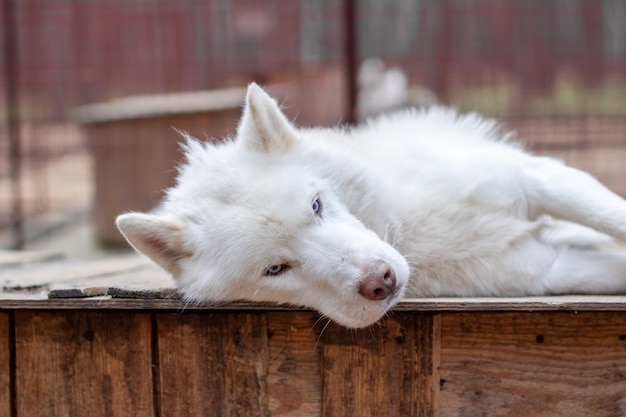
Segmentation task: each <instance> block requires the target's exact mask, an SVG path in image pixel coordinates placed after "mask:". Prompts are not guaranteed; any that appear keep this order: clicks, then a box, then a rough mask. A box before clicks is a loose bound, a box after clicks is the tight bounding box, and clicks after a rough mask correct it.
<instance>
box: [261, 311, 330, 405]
mask: <svg viewBox="0 0 626 417" xmlns="http://www.w3.org/2000/svg"><path fill="white" fill-rule="evenodd" d="M267 323H268V324H267V327H268V342H269V367H268V375H267V394H268V397H269V409H270V412H271V415H272V416H273V417H274V416H275V417H279V416H283V417H313V416H319V415H320V413H321V407H322V374H321V370H320V365H321V350H322V346H321V341H320V332H321V331H322V330H323V328H324V325H325V323H326V322H325V321H324V322H320V320H318V315H317V314H315V313H312V312H290V311H289V312H288V311H285V312H280V313H279V312H272V313H267Z"/></svg>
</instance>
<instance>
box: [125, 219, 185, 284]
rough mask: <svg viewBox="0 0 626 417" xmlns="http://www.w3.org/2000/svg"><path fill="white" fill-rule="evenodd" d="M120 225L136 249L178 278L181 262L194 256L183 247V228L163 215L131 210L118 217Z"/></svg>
mask: <svg viewBox="0 0 626 417" xmlns="http://www.w3.org/2000/svg"><path fill="white" fill-rule="evenodd" d="M116 224H117V227H118V228H119V230H120V232H122V235H124V237H125V238H126V240H128V242H129V243H130V244H131V246H132V247H133V248H135V250H137V251H138V252H140V253H143V254H144V255H146V256H148V257H149V258H150V259H152V260H153V261H154V262H156V263H157V264H158V265H159V266H161V267H162V268H163V269H165V270H166V271H168V272H169V273H170V274H172V275H173V276H174V278H176V277H177V276H178V274H179V272H180V265H179V262H180V260H181V259H183V258H187V257H189V256H191V254H190V253H188V252H187V251H186V250H185V249H184V246H183V242H184V240H183V235H184V233H183V227H182V226H181V225H179V224H177V223H175V222H173V221H171V220H169V219H165V218H163V217H161V216H157V215H153V214H145V213H127V214H122V215H120V216H118V217H117V220H116Z"/></svg>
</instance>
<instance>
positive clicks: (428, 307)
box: [0, 287, 626, 313]
mask: <svg viewBox="0 0 626 417" xmlns="http://www.w3.org/2000/svg"><path fill="white" fill-rule="evenodd" d="M111 288H113V289H111ZM111 288H108V290H111V291H112V292H116V291H119V292H118V295H119V296H122V297H124V298H112V297H111V296H108V297H93V298H54V299H45V298H44V299H42V295H38V294H34V295H31V294H15V293H2V292H0V308H1V309H13V310H34V309H44V310H56V309H59V310H63V309H71V310H75V309H88V310H97V309H102V310H115V309H127V310H136V309H139V310H142V309H151V310H176V311H190V310H193V311H197V310H205V311H212V310H213V311H310V309H308V308H305V307H294V306H291V305H287V304H274V303H255V302H245V301H243V302H232V303H222V304H211V303H189V302H187V301H185V300H182V299H180V298H179V296H177V295H176V294H175V293H174V292H173V291H172V289H166V288H163V289H156V290H151V291H145V292H144V291H132V290H129V291H126V290H124V291H122V290H120V289H119V288H118V287H111ZM44 295H45V294H44ZM118 295H116V297H117V296H118ZM126 297H128V298H126ZM131 297H136V298H131ZM159 297H162V298H159ZM393 310H394V311H395V312H403V311H406V312H426V313H431V312H470V311H473V312H481V311H494V312H496V311H497V312H511V311H521V312H541V311H547V312H548V311H570V312H583V311H591V312H610V311H612V312H626V297H624V296H559V297H520V298H497V297H494V298H424V299H407V300H404V301H401V302H400V303H399V304H398V305H397V306H396V307H394V309H393Z"/></svg>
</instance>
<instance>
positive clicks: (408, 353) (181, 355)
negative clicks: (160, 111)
mask: <svg viewBox="0 0 626 417" xmlns="http://www.w3.org/2000/svg"><path fill="white" fill-rule="evenodd" d="M0 282H1V283H2V292H1V293H0V343H1V344H2V345H3V346H4V348H2V349H0V416H42V415H46V416H48V415H49V416H61V415H76V416H78V415H81V416H83V415H84V416H352V417H354V416H402V417H404V416H568V417H572V416H607V417H608V416H623V415H626V297H621V296H620V297H617V296H611V297H581V296H575V297H539V298H514V299H491V298H490V299H420V300H406V301H404V302H402V303H401V304H400V305H399V306H398V307H397V308H396V309H395V310H394V311H393V312H392V313H391V314H390V316H389V317H388V318H387V319H385V320H384V321H383V322H382V323H381V324H380V325H376V326H373V327H371V328H369V329H364V330H359V331H355V330H347V329H344V328H341V327H339V326H336V325H334V324H332V323H329V322H328V321H327V320H325V319H321V318H320V317H319V316H318V315H317V314H316V313H314V312H312V311H309V310H306V309H301V308H292V307H288V306H276V305H271V304H250V303H234V304H228V305H222V306H210V305H189V304H187V303H185V302H184V301H183V300H181V299H180V297H179V296H178V293H177V292H176V291H175V290H174V286H173V284H174V283H173V282H172V281H171V279H170V278H169V277H168V276H166V275H165V274H163V273H162V272H161V271H160V270H158V269H156V268H155V267H153V266H152V265H150V264H149V263H147V262H146V261H145V260H143V259H142V258H139V257H136V256H126V257H117V258H110V259H103V260H92V261H80V262H79V261H70V260H67V259H61V258H60V257H59V256H58V255H56V254H51V253H28V254H23V253H20V254H7V253H0Z"/></svg>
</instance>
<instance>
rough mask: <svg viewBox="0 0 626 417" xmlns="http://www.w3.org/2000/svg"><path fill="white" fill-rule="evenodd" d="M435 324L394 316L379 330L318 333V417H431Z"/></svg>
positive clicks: (430, 320) (425, 317) (416, 317)
mask: <svg viewBox="0 0 626 417" xmlns="http://www.w3.org/2000/svg"><path fill="white" fill-rule="evenodd" d="M435 322H436V319H435V318H434V317H433V316H432V315H427V314H420V315H416V314H396V315H394V316H393V318H390V319H388V320H385V321H384V323H383V324H382V325H381V326H380V327H372V328H369V329H364V330H361V331H356V332H355V331H353V330H348V329H345V328H341V327H339V326H335V325H330V326H329V327H328V329H326V331H325V332H324V333H323V335H322V339H323V341H324V347H323V365H322V372H323V381H324V387H323V392H324V393H323V404H322V415H323V416H328V417H330V416H332V417H338V416H382V415H384V416H402V417H408V416H433V415H434V406H435V404H436V402H437V401H436V398H435V397H436V394H435V388H434V384H433V381H435V380H436V382H437V383H438V381H439V379H438V377H437V376H436V368H437V364H436V362H435V358H436V355H433V347H434V346H435V345H436V343H437V334H435V331H434V329H436V327H437V326H436V325H435Z"/></svg>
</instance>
